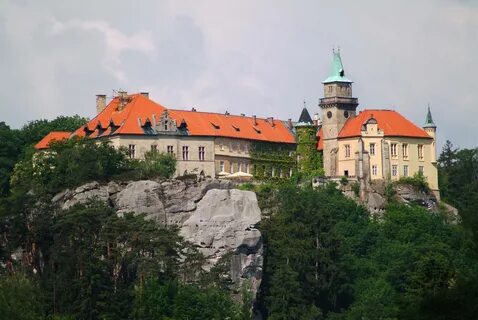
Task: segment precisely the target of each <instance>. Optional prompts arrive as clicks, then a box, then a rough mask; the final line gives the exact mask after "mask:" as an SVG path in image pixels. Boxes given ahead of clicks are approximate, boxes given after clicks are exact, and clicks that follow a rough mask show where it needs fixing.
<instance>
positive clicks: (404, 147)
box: [402, 143, 408, 158]
mask: <svg viewBox="0 0 478 320" xmlns="http://www.w3.org/2000/svg"><path fill="white" fill-rule="evenodd" d="M402 156H403V157H404V158H408V143H404V144H402Z"/></svg>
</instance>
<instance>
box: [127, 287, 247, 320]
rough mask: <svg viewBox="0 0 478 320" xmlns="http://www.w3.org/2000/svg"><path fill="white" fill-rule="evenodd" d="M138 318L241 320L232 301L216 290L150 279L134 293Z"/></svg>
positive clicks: (135, 314)
mask: <svg viewBox="0 0 478 320" xmlns="http://www.w3.org/2000/svg"><path fill="white" fill-rule="evenodd" d="M134 318H135V319H177V320H188V319H198V320H201V319H204V320H214V319H216V320H223V319H240V318H239V312H238V310H237V308H236V306H235V305H234V303H233V302H232V300H231V298H230V297H229V296H228V295H227V294H225V293H224V292H221V291H219V290H217V289H215V288H203V289H200V288H197V287H194V286H191V285H185V284H179V283H177V282H174V281H166V282H165V283H161V282H160V281H158V279H155V278H148V279H147V280H146V281H145V282H144V283H143V285H142V286H139V287H137V289H136V291H135V309H134Z"/></svg>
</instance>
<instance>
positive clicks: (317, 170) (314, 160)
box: [296, 126, 324, 179]
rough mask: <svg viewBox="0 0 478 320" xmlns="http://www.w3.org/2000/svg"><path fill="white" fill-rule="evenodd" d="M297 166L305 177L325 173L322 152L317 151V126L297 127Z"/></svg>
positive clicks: (308, 177)
mask: <svg viewBox="0 0 478 320" xmlns="http://www.w3.org/2000/svg"><path fill="white" fill-rule="evenodd" d="M296 131H297V168H298V170H299V171H300V172H301V173H302V174H303V175H304V177H305V178H307V179H310V178H313V177H317V176H321V175H324V170H323V160H322V153H319V152H318V151H317V128H316V127H315V126H302V127H297V128H296Z"/></svg>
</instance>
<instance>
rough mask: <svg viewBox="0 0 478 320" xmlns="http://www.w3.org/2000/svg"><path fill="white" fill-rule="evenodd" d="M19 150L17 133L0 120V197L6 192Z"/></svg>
mask: <svg viewBox="0 0 478 320" xmlns="http://www.w3.org/2000/svg"><path fill="white" fill-rule="evenodd" d="M20 152H21V144H20V138H19V136H18V133H17V132H16V131H15V130H11V129H10V127H9V126H7V125H6V124H5V123H4V122H0V197H1V196H4V195H7V194H8V191H9V181H10V176H11V174H12V171H13V167H14V166H15V162H16V161H17V158H18V155H19V154H20Z"/></svg>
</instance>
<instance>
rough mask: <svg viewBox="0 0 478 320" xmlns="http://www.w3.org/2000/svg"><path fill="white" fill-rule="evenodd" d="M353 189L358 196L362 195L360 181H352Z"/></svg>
mask: <svg viewBox="0 0 478 320" xmlns="http://www.w3.org/2000/svg"><path fill="white" fill-rule="evenodd" d="M352 191H353V192H354V194H355V196H356V197H359V196H360V183H358V182H354V183H352Z"/></svg>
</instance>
